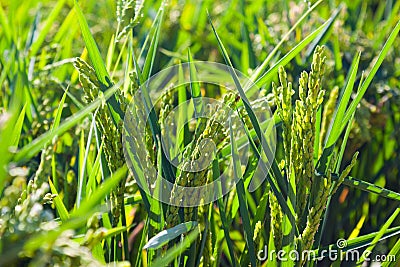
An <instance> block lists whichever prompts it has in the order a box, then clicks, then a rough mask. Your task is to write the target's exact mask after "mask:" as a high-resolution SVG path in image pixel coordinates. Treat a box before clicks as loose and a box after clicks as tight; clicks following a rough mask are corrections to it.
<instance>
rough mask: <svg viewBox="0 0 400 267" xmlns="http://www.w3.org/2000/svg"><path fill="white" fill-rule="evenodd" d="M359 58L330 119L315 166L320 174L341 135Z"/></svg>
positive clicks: (352, 65) (358, 54) (354, 60)
mask: <svg viewBox="0 0 400 267" xmlns="http://www.w3.org/2000/svg"><path fill="white" fill-rule="evenodd" d="M360 57H361V53H357V55H356V56H355V57H354V59H353V62H352V64H351V67H350V71H349V76H348V78H347V82H346V86H345V88H344V90H343V91H342V93H341V97H340V100H339V105H338V106H337V108H336V110H335V113H334V114H333V117H332V121H333V123H332V126H331V127H330V129H329V130H328V133H327V135H326V141H325V145H324V149H323V151H322V155H321V157H320V159H319V162H318V164H317V170H318V172H320V173H325V171H326V169H327V164H328V161H329V157H330V155H331V154H332V151H333V148H334V146H335V144H336V142H337V140H338V139H339V136H340V134H341V133H342V129H341V128H342V123H344V121H343V117H344V114H345V110H346V107H347V105H348V103H349V100H350V96H351V93H352V91H353V87H354V83H355V80H356V76H357V70H358V64H359V62H360ZM344 124H345V125H347V123H344ZM321 141H323V140H321Z"/></svg>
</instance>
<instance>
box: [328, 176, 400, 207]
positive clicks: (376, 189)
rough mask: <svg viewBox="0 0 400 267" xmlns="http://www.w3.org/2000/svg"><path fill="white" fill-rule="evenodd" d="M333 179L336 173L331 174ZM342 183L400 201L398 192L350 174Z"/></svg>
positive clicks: (335, 177)
mask: <svg viewBox="0 0 400 267" xmlns="http://www.w3.org/2000/svg"><path fill="white" fill-rule="evenodd" d="M332 178H333V179H335V180H336V179H337V175H332ZM343 184H345V185H347V186H350V187H354V188H356V189H360V190H363V191H366V192H369V193H373V194H377V195H379V196H381V197H385V198H388V199H392V200H396V201H400V193H397V192H394V191H391V190H389V189H386V188H383V187H380V186H378V185H375V184H371V183H368V182H366V181H363V180H359V179H356V178H353V177H351V176H348V177H346V178H345V179H344V181H343Z"/></svg>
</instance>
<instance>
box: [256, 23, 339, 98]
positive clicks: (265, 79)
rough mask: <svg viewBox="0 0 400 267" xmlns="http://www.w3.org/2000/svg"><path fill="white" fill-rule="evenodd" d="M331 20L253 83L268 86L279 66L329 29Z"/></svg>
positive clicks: (283, 64) (287, 61)
mask: <svg viewBox="0 0 400 267" xmlns="http://www.w3.org/2000/svg"><path fill="white" fill-rule="evenodd" d="M332 23H333V21H332V20H327V21H326V22H325V23H324V24H322V25H321V26H320V27H318V28H317V29H316V30H314V31H313V32H312V33H310V34H309V35H308V36H307V37H306V38H304V39H303V40H302V41H301V42H300V43H298V44H297V45H296V46H295V47H293V49H292V50H290V51H289V52H288V53H287V54H286V55H285V56H284V57H282V58H281V59H280V60H279V61H278V62H276V63H275V64H274V65H273V66H272V67H271V68H270V69H269V70H268V71H266V72H265V73H264V74H263V75H262V76H261V77H260V78H258V79H257V80H256V81H255V82H254V83H255V84H256V85H257V87H258V88H260V87H262V86H264V85H266V84H268V83H269V82H270V81H271V79H272V77H273V76H274V75H276V74H277V73H278V68H279V66H285V65H286V64H287V63H289V62H290V61H291V60H292V59H293V58H294V57H295V56H296V55H298V54H299V53H300V52H301V51H302V50H303V49H304V48H305V47H306V46H307V45H308V44H309V43H310V42H312V40H314V39H315V38H316V37H317V36H318V34H320V33H321V32H322V31H323V30H324V29H325V28H327V27H329V26H330V24H332ZM257 87H254V89H253V90H252V91H249V93H250V94H253V93H254V92H253V91H254V90H255V88H257Z"/></svg>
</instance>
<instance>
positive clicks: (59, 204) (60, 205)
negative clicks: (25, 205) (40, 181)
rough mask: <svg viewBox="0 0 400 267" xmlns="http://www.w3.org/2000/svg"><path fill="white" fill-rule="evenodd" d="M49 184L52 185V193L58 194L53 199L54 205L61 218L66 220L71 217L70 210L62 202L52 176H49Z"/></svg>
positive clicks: (63, 220)
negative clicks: (51, 178)
mask: <svg viewBox="0 0 400 267" xmlns="http://www.w3.org/2000/svg"><path fill="white" fill-rule="evenodd" d="M49 185H50V190H51V193H52V194H56V195H57V196H56V197H55V198H54V199H53V200H54V205H55V206H56V209H57V212H58V215H59V216H60V219H61V221H62V222H66V221H67V220H68V219H69V213H68V210H67V208H66V207H65V206H64V203H63V202H62V200H61V198H60V196H59V195H58V192H57V190H56V188H55V187H54V185H53V183H52V181H51V180H50V178H49Z"/></svg>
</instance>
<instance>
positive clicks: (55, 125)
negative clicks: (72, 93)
mask: <svg viewBox="0 0 400 267" xmlns="http://www.w3.org/2000/svg"><path fill="white" fill-rule="evenodd" d="M67 94H68V88H67V89H66V90H65V92H64V94H63V96H62V98H61V101H60V103H59V104H58V108H57V113H56V116H55V118H54V122H53V125H52V126H51V130H52V131H53V130H54V129H57V128H58V126H59V125H60V121H61V115H62V112H63V109H64V103H65V98H66V97H67Z"/></svg>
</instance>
